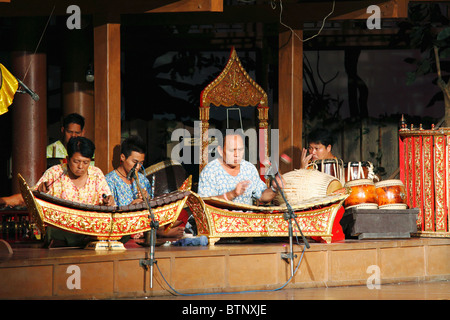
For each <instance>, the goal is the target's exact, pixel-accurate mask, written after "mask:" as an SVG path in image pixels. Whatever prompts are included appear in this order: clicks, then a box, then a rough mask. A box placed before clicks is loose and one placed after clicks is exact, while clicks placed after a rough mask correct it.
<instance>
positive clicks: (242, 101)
mask: <svg viewBox="0 0 450 320" xmlns="http://www.w3.org/2000/svg"><path fill="white" fill-rule="evenodd" d="M211 105H214V106H216V107H236V106H238V107H249V106H253V107H257V110H258V120H259V129H260V135H261V134H262V137H261V136H260V141H261V143H262V145H263V148H264V156H267V155H268V144H267V141H268V139H267V135H268V133H267V126H268V123H267V120H268V115H269V107H268V105H267V93H266V92H265V91H264V90H263V89H262V88H261V87H260V86H259V85H258V84H257V83H256V82H255V81H253V79H252V78H251V77H250V76H249V74H248V73H247V71H246V70H245V69H244V67H243V66H242V64H241V61H240V60H239V57H238V55H237V53H236V50H235V48H234V47H233V48H232V49H231V54H230V58H229V59H228V62H227V64H226V66H225V68H224V69H223V71H222V72H221V73H220V75H219V76H218V77H217V78H216V79H215V80H214V81H212V82H211V83H210V84H209V85H208V86H207V87H206V88H205V89H203V91H202V93H201V95H200V120H201V126H202V127H201V144H202V145H201V152H200V171H201V170H202V169H203V168H204V166H205V165H206V164H207V163H208V142H209V141H208V129H209V109H210V106H211ZM261 130H263V131H261ZM261 139H263V140H261Z"/></svg>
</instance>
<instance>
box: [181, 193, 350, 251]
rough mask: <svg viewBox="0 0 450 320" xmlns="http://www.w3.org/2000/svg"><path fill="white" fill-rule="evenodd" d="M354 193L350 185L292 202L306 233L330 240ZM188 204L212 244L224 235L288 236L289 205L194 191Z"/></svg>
mask: <svg viewBox="0 0 450 320" xmlns="http://www.w3.org/2000/svg"><path fill="white" fill-rule="evenodd" d="M350 192H351V189H350V188H341V189H339V190H336V191H335V192H333V193H332V194H330V195H327V196H322V197H316V198H310V199H307V200H303V201H301V202H299V203H296V204H291V206H292V209H293V211H294V213H295V214H296V216H297V218H296V220H297V222H298V224H299V226H300V228H301V229H302V232H303V234H304V235H305V236H313V237H320V238H322V239H323V240H324V241H325V242H327V243H330V242H331V239H332V236H333V233H332V230H333V225H334V223H339V221H337V220H338V219H336V216H337V213H338V211H339V209H340V208H342V204H343V202H344V200H345V199H346V198H347V197H348V196H349V195H350ZM186 204H187V205H188V206H189V208H190V210H191V212H192V214H193V216H194V218H195V222H196V224H197V232H198V235H205V236H207V237H208V238H209V244H210V245H214V243H215V242H217V241H218V240H219V239H220V238H229V237H287V236H288V232H289V229H288V222H287V221H285V220H284V218H283V213H284V212H286V210H287V209H286V206H285V205H283V206H267V207H266V206H250V205H242V204H237V203H234V202H231V201H225V200H223V199H219V198H215V197H208V198H200V197H199V196H198V195H197V194H195V193H193V192H192V193H191V195H190V196H189V197H188V199H187V202H186ZM335 220H336V221H335ZM339 220H340V219H339ZM294 228H295V229H296V225H295V224H294Z"/></svg>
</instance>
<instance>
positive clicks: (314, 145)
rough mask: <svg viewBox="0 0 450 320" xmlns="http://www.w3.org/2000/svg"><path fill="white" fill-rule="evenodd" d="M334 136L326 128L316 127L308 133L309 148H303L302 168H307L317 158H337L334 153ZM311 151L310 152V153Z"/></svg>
mask: <svg viewBox="0 0 450 320" xmlns="http://www.w3.org/2000/svg"><path fill="white" fill-rule="evenodd" d="M333 143H334V137H333V135H332V134H331V132H330V131H328V130H326V129H315V130H313V131H311V132H310V133H309V135H308V144H309V145H308V150H306V149H305V148H303V150H302V157H301V164H300V168H302V169H305V168H306V167H307V166H308V164H309V163H310V162H312V161H315V160H322V159H335V158H336V157H335V156H334V155H333V153H332V148H333ZM308 152H309V154H308Z"/></svg>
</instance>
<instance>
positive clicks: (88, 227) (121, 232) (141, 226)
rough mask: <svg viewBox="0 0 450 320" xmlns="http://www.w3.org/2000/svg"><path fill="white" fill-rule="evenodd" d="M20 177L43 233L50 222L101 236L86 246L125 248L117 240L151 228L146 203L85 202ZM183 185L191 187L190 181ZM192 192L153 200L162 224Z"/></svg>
mask: <svg viewBox="0 0 450 320" xmlns="http://www.w3.org/2000/svg"><path fill="white" fill-rule="evenodd" d="M18 179H19V186H20V189H21V192H22V196H23V198H24V201H25V204H26V205H27V208H28V210H29V212H30V214H31V217H32V220H33V221H34V222H35V223H36V225H37V227H38V228H39V230H40V231H41V233H45V230H46V226H47V225H49V226H52V227H55V228H58V229H62V230H65V231H69V232H73V233H77V234H84V235H87V236H92V237H94V238H96V239H97V240H98V241H95V242H94V243H91V244H89V245H88V247H87V248H92V249H97V250H123V249H125V248H124V247H123V244H122V243H120V242H119V241H118V240H119V239H120V238H121V237H123V236H126V235H132V234H136V233H140V232H146V231H149V230H150V229H151V226H150V222H151V221H150V218H149V211H148V210H147V208H146V207H145V204H144V203H141V204H137V205H129V206H124V207H118V206H94V205H86V204H81V203H76V202H72V201H66V200H62V199H59V198H56V197H53V196H50V195H47V194H43V193H40V192H38V191H32V190H31V189H30V188H29V186H28V185H27V183H26V181H25V179H23V177H22V176H21V175H20V174H19V175H18ZM189 179H190V178H188V180H189ZM183 185H184V186H185V185H187V186H188V187H189V188H190V183H189V181H187V182H186V183H185V184H183ZM189 195H190V191H189V190H183V189H182V190H178V191H174V192H171V193H168V194H165V195H163V196H159V197H156V198H154V199H152V200H151V201H150V205H151V207H152V212H153V214H154V216H155V219H156V220H157V221H159V225H160V226H164V225H167V224H170V223H173V222H175V221H176V220H177V218H178V216H179V214H180V212H181V210H182V209H183V207H184V206H185V203H186V200H187V198H188V196H189Z"/></svg>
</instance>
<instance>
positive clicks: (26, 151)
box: [10, 18, 47, 193]
mask: <svg viewBox="0 0 450 320" xmlns="http://www.w3.org/2000/svg"><path fill="white" fill-rule="evenodd" d="M42 22H43V21H42V20H41V19H39V18H21V19H19V20H18V21H17V30H16V31H17V33H18V34H17V37H16V40H17V43H16V47H15V49H14V51H13V52H12V54H11V60H12V70H11V72H12V74H13V75H14V76H15V77H17V78H18V79H21V80H23V82H24V84H25V85H26V86H27V87H29V88H30V89H31V90H33V91H34V92H36V93H37V94H38V95H39V101H34V100H33V99H31V97H30V96H29V95H28V94H20V93H16V95H15V97H14V102H13V104H12V106H11V107H10V110H11V112H12V123H13V126H12V127H13V136H12V154H11V155H12V192H13V193H18V192H20V189H19V183H18V180H17V174H18V173H20V174H21V175H22V176H23V177H24V178H25V179H26V181H27V182H28V184H29V185H30V186H33V185H35V184H36V183H37V182H38V180H39V178H40V177H41V176H42V174H43V173H44V171H45V169H46V158H45V148H46V145H47V55H46V54H45V53H44V52H42V50H38V51H37V52H35V50H36V44H37V41H38V39H39V34H38V30H42ZM43 46H44V44H41V48H42V47H43ZM41 48H39V49H41ZM27 70H28V72H27ZM25 74H26V77H25ZM24 77H25V78H24Z"/></svg>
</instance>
